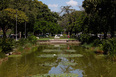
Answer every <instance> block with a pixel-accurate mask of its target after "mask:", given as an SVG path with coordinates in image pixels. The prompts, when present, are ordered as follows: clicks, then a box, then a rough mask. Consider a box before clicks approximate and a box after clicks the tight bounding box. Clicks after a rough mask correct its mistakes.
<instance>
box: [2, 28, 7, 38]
mask: <svg viewBox="0 0 116 77" xmlns="http://www.w3.org/2000/svg"><path fill="white" fill-rule="evenodd" d="M2 30H3V38H6V29H5V27H3V28H2Z"/></svg>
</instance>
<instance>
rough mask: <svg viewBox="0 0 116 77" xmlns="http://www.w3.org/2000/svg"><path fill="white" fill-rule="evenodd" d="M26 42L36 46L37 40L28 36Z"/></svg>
mask: <svg viewBox="0 0 116 77" xmlns="http://www.w3.org/2000/svg"><path fill="white" fill-rule="evenodd" d="M28 40H29V42H30V43H32V44H36V42H37V38H36V36H34V35H31V36H28Z"/></svg>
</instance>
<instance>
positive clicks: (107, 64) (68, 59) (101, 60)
mask: <svg viewBox="0 0 116 77" xmlns="http://www.w3.org/2000/svg"><path fill="white" fill-rule="evenodd" d="M41 55H42V56H41ZM115 69H116V63H115V62H112V61H109V60H107V59H106V58H105V57H104V56H99V55H96V54H94V53H93V52H90V51H86V50H85V49H83V48H82V47H80V46H76V45H70V46H69V45H40V46H39V47H38V51H36V52H32V53H28V54H24V55H23V56H17V57H9V59H8V61H6V62H4V63H3V64H2V65H1V66H0V77H35V76H36V77H39V76H40V75H45V74H49V75H51V74H56V75H57V74H78V75H79V76H78V77H116V74H115V73H116V70H115ZM66 77H68V76H66ZM72 77H74V76H72ZM75 77H77V76H75Z"/></svg>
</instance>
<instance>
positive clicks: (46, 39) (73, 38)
mask: <svg viewBox="0 0 116 77" xmlns="http://www.w3.org/2000/svg"><path fill="white" fill-rule="evenodd" d="M50 39H54V38H53V37H51V38H39V39H38V40H50ZM59 39H68V38H59ZM69 40H76V39H75V38H69Z"/></svg>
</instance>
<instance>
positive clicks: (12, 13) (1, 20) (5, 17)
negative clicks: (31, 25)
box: [0, 8, 28, 37]
mask: <svg viewBox="0 0 116 77" xmlns="http://www.w3.org/2000/svg"><path fill="white" fill-rule="evenodd" d="M0 13H1V15H0V27H1V28H2V30H3V37H6V31H7V30H8V29H9V28H11V27H12V26H14V24H15V22H16V14H17V20H18V21H17V22H18V23H23V22H25V21H28V18H27V16H26V15H25V13H24V12H22V11H18V10H15V9H11V8H7V9H4V10H2V11H0Z"/></svg>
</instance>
